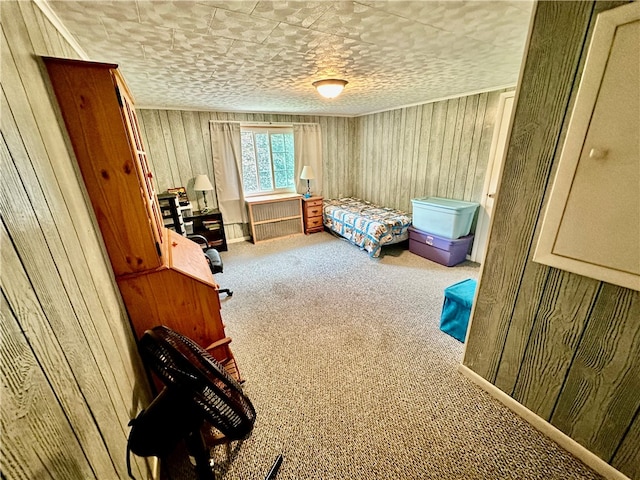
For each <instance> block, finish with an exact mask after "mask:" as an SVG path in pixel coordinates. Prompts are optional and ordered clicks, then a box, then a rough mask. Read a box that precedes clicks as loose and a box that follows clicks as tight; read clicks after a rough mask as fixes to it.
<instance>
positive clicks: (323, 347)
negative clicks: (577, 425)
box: [165, 232, 600, 480]
mask: <svg viewBox="0 0 640 480" xmlns="http://www.w3.org/2000/svg"><path fill="white" fill-rule="evenodd" d="M222 257H223V260H224V273H223V274H220V275H218V276H217V277H216V280H217V281H218V282H219V283H220V284H221V285H222V286H223V287H229V288H231V289H232V290H233V291H234V295H233V297H231V298H229V299H226V300H225V299H224V297H223V302H222V315H223V319H224V321H225V323H226V325H227V333H228V334H229V335H230V336H231V337H232V338H233V343H232V348H233V351H234V353H235V355H236V359H237V361H238V365H239V367H240V369H241V371H242V374H243V375H244V377H245V378H246V383H245V386H244V391H245V393H246V395H247V396H248V397H249V398H250V399H251V400H252V402H253V403H254V405H255V407H256V410H257V414H258V418H257V421H256V424H255V428H254V431H253V433H252V435H251V437H250V438H249V439H248V440H246V441H244V442H242V443H237V444H233V445H232V446H231V449H230V450H229V449H227V448H226V447H224V446H220V447H216V448H214V450H213V454H214V457H215V458H216V461H217V463H216V474H217V478H218V479H219V480H235V479H237V480H251V479H263V478H264V477H265V475H266V473H267V472H268V470H269V468H270V466H271V465H272V463H273V461H274V460H275V458H276V456H277V455H278V454H283V456H284V461H283V463H282V466H281V468H280V471H279V474H278V476H277V479H278V480H299V479H336V480H337V479H344V480H360V479H362V480H365V479H367V480H374V479H438V480H449V479H451V480H454V479H460V480H462V479H465V480H473V479H518V480H530V479H531V480H533V479H540V480H543V479H544V480H551V479H558V480H560V479H562V480H567V479H597V478H600V477H599V476H598V475H597V474H595V473H594V472H593V471H592V470H590V469H589V468H588V467H586V466H585V465H584V464H582V463H581V462H580V461H578V460H577V459H575V458H574V457H573V456H571V455H570V454H569V453H567V452H566V451H564V450H563V449H562V448H560V447H559V446H557V445H556V444H555V443H553V442H552V441H550V440H549V439H547V438H546V437H544V436H543V435H542V434H540V433H539V432H538V431H537V430H535V429H534V428H532V427H531V426H529V424H527V423H526V422H525V421H523V420H522V419H520V418H519V417H517V416H516V415H515V414H513V413H512V412H511V411H509V410H508V409H507V408H506V407H504V406H503V405H502V404H500V403H499V402H497V401H496V400H494V399H493V398H491V397H490V396H489V395H488V394H486V393H485V392H484V391H482V390H481V389H479V388H478V387H477V386H475V385H474V384H473V383H471V382H470V381H469V380H468V379H466V378H465V377H463V376H461V375H460V374H459V373H458V372H457V370H456V368H457V365H458V364H459V363H460V361H461V359H462V354H463V349H464V345H463V344H461V343H460V342H458V341H457V340H455V339H454V338H452V337H450V336H448V335H446V334H444V333H442V332H441V331H440V330H439V328H438V326H439V319H440V312H441V308H442V302H443V290H444V288H445V287H447V286H448V285H451V284H453V283H455V282H457V281H460V280H463V279H465V278H477V276H478V274H479V266H478V265H477V264H474V263H471V262H465V263H463V264H461V265H458V266H456V267H451V268H447V267H444V266H440V265H437V264H435V263H432V262H430V261H428V260H425V259H423V258H421V257H418V256H416V255H414V254H412V253H410V252H409V251H408V250H406V245H401V246H389V247H385V248H384V249H383V255H382V256H381V257H380V258H379V259H371V258H369V256H368V255H367V254H366V253H365V252H363V251H360V250H359V249H358V248H357V247H355V246H353V245H351V244H349V243H347V242H346V241H344V240H341V239H338V238H336V237H334V236H332V235H330V234H329V233H326V232H322V233H318V234H314V235H310V236H297V237H291V238H287V239H281V240H275V241H270V242H265V243H262V244H258V245H253V244H251V243H247V242H243V243H236V244H231V245H230V247H229V251H228V252H223V253H222ZM179 450H180V449H178V451H177V453H176V454H175V455H174V456H173V457H172V458H171V459H170V460H169V461H168V462H165V465H166V467H167V468H166V469H165V476H166V478H170V479H172V480H187V479H190V478H194V477H193V476H192V474H190V473H189V472H188V470H189V469H188V468H187V467H186V466H185V462H183V461H181V458H182V457H181V455H180V453H179Z"/></svg>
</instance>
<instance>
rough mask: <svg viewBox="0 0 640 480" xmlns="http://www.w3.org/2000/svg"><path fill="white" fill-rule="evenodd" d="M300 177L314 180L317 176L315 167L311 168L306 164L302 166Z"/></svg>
mask: <svg viewBox="0 0 640 480" xmlns="http://www.w3.org/2000/svg"><path fill="white" fill-rule="evenodd" d="M300 178H301V179H302V180H313V179H314V178H316V176H315V174H314V173H313V168H311V167H310V166H309V165H305V166H304V167H303V168H302V173H301V174H300Z"/></svg>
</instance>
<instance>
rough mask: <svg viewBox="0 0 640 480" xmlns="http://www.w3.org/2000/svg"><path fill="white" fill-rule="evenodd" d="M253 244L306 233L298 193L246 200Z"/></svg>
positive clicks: (300, 198)
mask: <svg viewBox="0 0 640 480" xmlns="http://www.w3.org/2000/svg"><path fill="white" fill-rule="evenodd" d="M246 203H247V207H248V209H249V223H250V225H251V238H252V239H253V243H258V242H263V241H265V240H271V239H274V238H281V237H287V236H290V235H297V234H300V233H303V232H304V224H303V221H302V196H301V195H299V194H297V193H285V194H280V195H261V196H258V197H250V198H247V199H246Z"/></svg>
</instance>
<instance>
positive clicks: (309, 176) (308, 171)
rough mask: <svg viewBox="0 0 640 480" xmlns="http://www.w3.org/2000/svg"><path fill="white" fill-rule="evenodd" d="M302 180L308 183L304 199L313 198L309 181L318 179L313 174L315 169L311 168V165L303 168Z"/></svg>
mask: <svg viewBox="0 0 640 480" xmlns="http://www.w3.org/2000/svg"><path fill="white" fill-rule="evenodd" d="M300 178H301V179H302V180H306V181H307V193H305V194H304V198H309V197H310V196H311V190H310V189H309V180H313V179H314V178H316V176H315V175H314V173H313V168H311V167H310V166H309V165H305V166H304V167H303V168H302V173H301V174H300Z"/></svg>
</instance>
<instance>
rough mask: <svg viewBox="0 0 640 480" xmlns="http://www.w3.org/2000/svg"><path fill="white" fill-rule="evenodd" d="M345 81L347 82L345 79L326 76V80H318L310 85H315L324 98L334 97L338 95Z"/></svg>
mask: <svg viewBox="0 0 640 480" xmlns="http://www.w3.org/2000/svg"><path fill="white" fill-rule="evenodd" d="M347 83H349V82H347V81H346V80H340V79H337V78H328V79H326V80H318V81H316V82H313V83H312V85H313V86H314V87H316V90H318V93H319V94H320V95H322V96H323V97H324V98H336V97H337V96H338V95H340V93H342V90H343V89H344V87H345V85H346V84H347Z"/></svg>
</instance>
